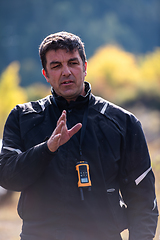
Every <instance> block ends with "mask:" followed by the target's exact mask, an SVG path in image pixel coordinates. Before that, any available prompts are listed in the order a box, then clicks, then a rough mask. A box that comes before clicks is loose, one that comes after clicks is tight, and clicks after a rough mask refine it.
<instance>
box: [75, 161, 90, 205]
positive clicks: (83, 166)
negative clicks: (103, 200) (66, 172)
mask: <svg viewBox="0 0 160 240" xmlns="http://www.w3.org/2000/svg"><path fill="white" fill-rule="evenodd" d="M76 170H77V173H78V187H79V188H80V193H81V199H82V200H84V196H83V189H82V188H85V187H89V190H90V187H91V186H92V184H91V179H90V175H89V165H88V163H87V162H86V161H80V162H78V163H77V164H76Z"/></svg>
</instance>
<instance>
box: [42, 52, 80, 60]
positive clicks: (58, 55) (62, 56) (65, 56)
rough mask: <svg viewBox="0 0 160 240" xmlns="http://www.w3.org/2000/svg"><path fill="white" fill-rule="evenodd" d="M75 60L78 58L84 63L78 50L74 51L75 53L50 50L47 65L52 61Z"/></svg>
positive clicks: (47, 55)
mask: <svg viewBox="0 0 160 240" xmlns="http://www.w3.org/2000/svg"><path fill="white" fill-rule="evenodd" d="M73 58H77V59H78V60H79V61H82V60H81V57H80V55H79V52H78V50H77V49H74V50H73V51H68V50H66V49H58V50H49V51H48V52H47V53H46V60H47V63H50V62H52V61H58V62H64V61H69V60H70V59H73Z"/></svg>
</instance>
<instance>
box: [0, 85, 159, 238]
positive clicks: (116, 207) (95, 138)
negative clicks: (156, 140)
mask: <svg viewBox="0 0 160 240" xmlns="http://www.w3.org/2000/svg"><path fill="white" fill-rule="evenodd" d="M87 87H88V84H87V83H86V88H87ZM87 91H88V92H87V94H86V96H85V97H82V96H79V97H78V99H77V100H76V101H75V102H71V103H70V104H68V103H67V102H66V101H65V99H63V98H62V97H58V96H55V94H53V95H51V96H47V97H46V98H44V99H41V100H39V101H36V102H30V103H26V104H22V105H18V106H16V107H15V108H14V109H13V110H12V111H11V113H10V115H9V117H8V119H7V121H6V125H5V129H4V136H3V147H2V153H1V155H0V185H1V186H3V187H5V188H7V189H9V190H13V191H21V197H20V200H19V205H18V213H19V215H20V217H21V218H22V219H23V226H22V233H21V238H22V239H23V240H44V239H46V240H51V239H53V240H55V239H56V240H72V239H73V240H80V239H83V240H98V239H101V240H105V239H107V240H112V239H113V240H118V239H121V237H120V232H121V231H122V230H124V229H125V228H128V229H129V234H130V238H129V239H130V240H135V239H138V240H151V239H153V237H154V234H155V229H156V226H157V217H158V210H157V205H156V197H155V188H154V175H153V172H152V169H151V165H150V157H149V154H148V149H147V145H146V141H145V137H144V134H143V131H142V128H141V124H140V122H139V121H138V120H137V119H136V118H135V117H134V116H133V115H132V114H131V113H129V112H127V111H125V110H124V109H121V108H119V107H117V106H115V105H114V104H111V103H109V102H107V101H106V100H104V99H102V98H99V97H95V96H93V95H92V94H91V93H90V88H89V87H88V89H87ZM87 106H88V112H87V114H86V116H87V122H85V120H83V119H84V118H83V116H84V113H86V109H87ZM63 109H66V110H67V123H68V127H69V128H70V127H72V126H73V125H75V124H76V123H78V122H81V123H82V122H83V125H84V122H85V123H86V127H85V133H84V137H83V139H82V140H83V141H82V159H80V141H81V131H82V130H80V131H79V132H78V133H77V134H76V136H73V137H72V138H71V139H70V140H69V141H68V142H67V143H66V144H64V145H63V146H61V147H60V148H59V149H58V151H57V152H55V153H51V152H50V151H49V149H48V148H47V144H46V140H47V139H48V138H49V137H50V135H51V134H52V132H53V130H54V128H55V127H56V122H57V119H58V118H59V116H60V114H61V112H62V110H63ZM82 129H83V127H82ZM79 160H85V161H87V162H88V163H89V166H90V177H91V182H92V187H91V191H88V189H87V188H86V189H84V191H83V192H84V201H82V200H81V196H80V191H79V189H78V187H77V172H76V169H75V165H76V163H77V162H78V161H79Z"/></svg>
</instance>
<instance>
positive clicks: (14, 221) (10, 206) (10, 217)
mask: <svg viewBox="0 0 160 240" xmlns="http://www.w3.org/2000/svg"><path fill="white" fill-rule="evenodd" d="M18 198H19V194H18V193H14V194H13V195H12V196H11V197H10V199H8V200H5V202H4V203H1V205H0V240H19V239H20V237H19V234H20V232H21V219H20V218H19V216H18V214H17V203H18Z"/></svg>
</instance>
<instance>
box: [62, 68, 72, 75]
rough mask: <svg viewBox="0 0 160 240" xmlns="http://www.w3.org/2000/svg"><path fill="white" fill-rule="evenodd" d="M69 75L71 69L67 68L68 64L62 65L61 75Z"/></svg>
mask: <svg viewBox="0 0 160 240" xmlns="http://www.w3.org/2000/svg"><path fill="white" fill-rule="evenodd" d="M70 75H71V71H70V69H69V67H68V66H64V67H63V70H62V76H67V77H68V76H70Z"/></svg>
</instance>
